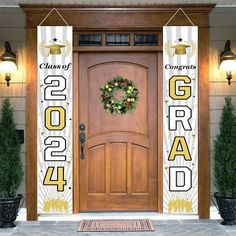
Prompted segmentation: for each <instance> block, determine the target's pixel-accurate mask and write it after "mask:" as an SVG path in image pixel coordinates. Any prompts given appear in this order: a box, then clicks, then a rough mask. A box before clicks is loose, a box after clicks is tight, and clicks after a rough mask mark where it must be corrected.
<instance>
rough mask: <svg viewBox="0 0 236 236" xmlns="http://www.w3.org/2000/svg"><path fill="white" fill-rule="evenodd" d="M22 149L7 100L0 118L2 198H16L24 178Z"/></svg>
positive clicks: (0, 191) (0, 194) (0, 185)
mask: <svg viewBox="0 0 236 236" xmlns="http://www.w3.org/2000/svg"><path fill="white" fill-rule="evenodd" d="M20 149H21V144H20V142H19V137H18V134H17V130H16V124H15V121H14V117H13V109H12V107H11V104H10V100H9V98H7V99H5V100H4V101H3V104H2V109H1V118H0V198H9V197H15V196H16V192H17V189H18V188H19V185H20V183H21V181H22V177H23V167H22V162H21V157H20Z"/></svg>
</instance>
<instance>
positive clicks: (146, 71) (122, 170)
mask: <svg viewBox="0 0 236 236" xmlns="http://www.w3.org/2000/svg"><path fill="white" fill-rule="evenodd" d="M116 75H120V76H122V77H124V78H127V79H128V80H132V81H133V82H134V83H135V85H136V87H137V89H138V90H139V101H138V103H137V107H136V109H135V111H133V112H132V113H128V114H123V115H112V114H110V113H108V112H106V111H105V109H104V108H103V104H102V102H101V98H100V97H101V92H100V87H101V86H103V85H105V84H106V82H107V81H108V80H109V79H112V78H113V77H114V76H116ZM157 79H158V78H157V55H156V54H155V53H81V54H80V55H79V120H80V123H83V124H84V125H85V128H86V129H85V133H86V141H85V149H84V155H85V158H84V160H80V177H79V179H80V210H81V211H130V210H134V211H135V210H145V211H148V210H149V211H151V210H154V211H156V210H157ZM78 145H79V144H78Z"/></svg>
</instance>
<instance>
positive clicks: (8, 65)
mask: <svg viewBox="0 0 236 236" xmlns="http://www.w3.org/2000/svg"><path fill="white" fill-rule="evenodd" d="M0 61H1V62H0V70H1V71H3V72H4V73H5V80H6V81H7V86H9V85H10V80H11V73H12V72H14V71H15V70H16V69H17V67H16V54H15V53H13V52H12V51H11V45H10V43H9V42H8V41H7V42H5V52H4V53H3V54H2V55H1V57H0Z"/></svg>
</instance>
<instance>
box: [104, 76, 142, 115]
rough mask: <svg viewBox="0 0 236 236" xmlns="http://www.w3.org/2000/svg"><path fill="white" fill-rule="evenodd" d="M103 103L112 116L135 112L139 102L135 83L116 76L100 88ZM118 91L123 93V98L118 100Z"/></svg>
mask: <svg viewBox="0 0 236 236" xmlns="http://www.w3.org/2000/svg"><path fill="white" fill-rule="evenodd" d="M100 91H101V92H102V94H101V101H102V103H103V107H104V109H105V110H106V111H107V112H109V113H111V114H126V113H128V112H132V111H134V110H135V108H136V105H137V101H138V100H139V91H138V89H137V88H136V87H135V85H134V82H133V81H131V80H127V79H124V78H123V77H122V76H119V75H117V76H115V77H113V78H112V79H111V80H108V81H107V83H106V84H105V85H104V86H102V87H101V88H100ZM117 91H123V92H124V95H123V98H122V99H120V100H117V99H116V98H115V95H116V93H117Z"/></svg>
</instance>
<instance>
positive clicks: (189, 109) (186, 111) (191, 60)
mask: <svg viewBox="0 0 236 236" xmlns="http://www.w3.org/2000/svg"><path fill="white" fill-rule="evenodd" d="M163 47H164V48H163V67H164V68H163V188H164V189H163V198H164V200H163V201H164V202H163V208H164V212H165V213H189V214H197V213H198V27H197V26H165V27H163Z"/></svg>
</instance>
